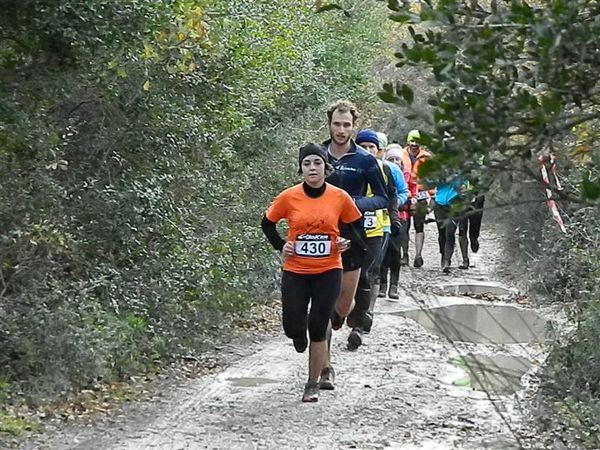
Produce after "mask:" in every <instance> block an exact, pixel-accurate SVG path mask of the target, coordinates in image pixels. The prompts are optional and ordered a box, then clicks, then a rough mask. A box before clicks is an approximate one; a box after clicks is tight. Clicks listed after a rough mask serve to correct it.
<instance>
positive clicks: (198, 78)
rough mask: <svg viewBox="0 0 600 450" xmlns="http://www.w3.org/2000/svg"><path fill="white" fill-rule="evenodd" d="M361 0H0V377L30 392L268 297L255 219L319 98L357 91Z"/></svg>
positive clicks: (138, 357)
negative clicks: (352, 5)
mask: <svg viewBox="0 0 600 450" xmlns="http://www.w3.org/2000/svg"><path fill="white" fill-rule="evenodd" d="M365 8H366V9H365V14H361V15H357V14H351V16H350V17H348V16H347V15H344V14H336V13H335V11H331V12H328V13H326V14H315V12H314V2H312V1H301V2H293V3H290V2H287V1H283V0H276V1H266V0H260V1H253V2H248V1H241V0H235V1H223V0H173V1H168V2H153V1H145V0H142V1H140V0H135V1H134V0H131V1H123V2H109V1H102V0H67V1H64V2H61V4H60V5H59V6H57V5H56V3H55V2H50V1H48V0H34V1H29V2H11V3H10V4H8V5H5V7H4V8H3V13H2V15H1V16H0V36H1V37H0V69H1V70H0V96H1V98H2V101H0V177H1V178H2V180H3V181H2V184H1V185H0V204H1V205H2V211H3V213H2V214H1V215H0V233H1V234H0V275H1V276H0V299H1V300H2V301H1V302H0V377H2V378H3V379H6V380H7V382H10V383H11V386H13V385H14V386H19V390H20V391H22V392H25V393H26V394H27V395H28V396H30V397H31V398H33V399H38V400H39V399H44V398H49V397H52V396H53V395H56V394H59V393H61V392H66V391H69V390H71V389H77V388H78V387H81V386H85V385H87V384H89V383H93V382H95V380H97V379H104V380H110V379H114V378H119V377H123V376H126V375H128V374H131V373H134V372H139V371H147V370H154V369H155V367H156V366H157V365H160V364H162V363H164V362H165V361H167V360H170V359H173V358H177V357H178V356H180V355H182V354H187V353H189V352H190V351H192V352H193V351H199V350H202V348H203V347H204V346H205V345H206V341H207V340H208V338H209V335H210V333H212V332H216V331H218V330H219V329H220V328H222V327H223V326H224V324H227V323H228V322H227V321H228V320H231V318H232V317H235V316H236V315H240V314H243V313H244V312H245V311H246V310H247V309H248V307H249V305H252V304H255V303H257V302H264V301H267V299H268V298H269V297H270V295H271V292H272V291H273V288H274V286H275V280H276V277H277V273H278V271H277V268H278V265H279V261H278V259H277V255H276V254H274V252H273V251H272V250H271V249H270V248H269V246H268V244H266V242H265V239H264V238H263V236H262V234H261V232H260V227H259V223H260V218H261V216H262V214H263V211H264V210H265V209H266V207H267V205H268V203H269V201H270V200H271V198H272V197H273V195H274V194H275V193H277V192H278V191H280V190H281V189H282V188H283V187H286V186H289V185H290V184H291V183H292V182H293V181H294V178H293V177H294V173H295V170H296V167H295V163H294V161H295V152H296V148H298V146H299V145H300V144H301V143H302V142H303V141H306V140H309V139H312V140H316V139H319V138H321V137H322V136H320V135H319V133H312V132H307V131H304V130H311V129H315V130H316V129H318V128H319V127H322V125H323V123H324V113H323V111H324V109H325V105H326V104H327V103H328V102H329V101H331V100H333V99H336V98H338V97H342V96H343V97H350V98H353V99H355V100H359V101H360V100H361V99H364V98H367V97H368V96H369V95H370V93H369V92H368V88H369V70H370V67H369V64H366V63H365V61H369V60H370V58H371V57H372V56H373V55H374V54H375V52H376V51H377V47H376V46H377V43H378V42H379V41H380V39H381V32H380V30H379V28H380V24H381V21H382V19H383V18H384V15H383V13H384V12H383V10H382V8H381V7H378V6H377V5H376V4H370V5H367V6H366V7H365ZM340 55H343V57H341V56H340ZM290 161H291V162H292V163H291V164H290Z"/></svg>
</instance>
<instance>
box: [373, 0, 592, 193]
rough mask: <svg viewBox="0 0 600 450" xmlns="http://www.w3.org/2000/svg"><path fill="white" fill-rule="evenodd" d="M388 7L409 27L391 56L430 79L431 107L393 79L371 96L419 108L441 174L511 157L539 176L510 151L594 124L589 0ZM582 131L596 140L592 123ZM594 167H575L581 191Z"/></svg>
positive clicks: (537, 148)
mask: <svg viewBox="0 0 600 450" xmlns="http://www.w3.org/2000/svg"><path fill="white" fill-rule="evenodd" d="M388 7H389V8H390V9H391V10H392V11H393V13H392V14H391V15H390V18H391V19H392V20H394V21H396V22H399V23H401V24H404V25H403V26H405V27H406V28H407V29H408V31H409V34H410V36H411V41H410V42H404V43H402V44H401V46H400V48H399V49H398V51H397V52H396V53H395V55H396V58H397V60H398V62H397V65H398V66H399V67H411V66H419V67H425V68H427V69H428V70H429V71H430V73H431V74H432V75H433V77H434V79H435V81H436V85H435V86H434V88H433V90H432V92H431V95H430V98H429V99H428V103H429V105H431V107H432V108H433V110H432V112H431V113H429V112H428V111H426V112H424V111H419V110H415V109H412V108H411V105H412V103H413V100H414V98H413V94H412V92H411V90H410V88H408V87H405V86H403V85H401V84H398V86H396V87H395V89H394V87H393V86H392V85H391V84H389V85H385V86H384V89H383V91H382V92H381V93H380V97H381V98H382V99H383V100H384V101H386V102H390V103H396V104H399V105H401V106H404V107H405V108H407V109H408V111H409V114H408V116H407V118H408V119H410V120H412V119H413V118H414V117H417V116H418V117H420V118H421V120H422V121H423V123H424V124H425V125H424V126H425V127H426V128H427V129H428V130H429V131H430V132H431V136H432V140H431V142H430V144H429V147H430V149H431V150H432V151H433V152H434V153H435V154H437V155H438V157H439V158H440V159H441V166H442V167H443V169H442V173H443V174H445V175H447V174H449V173H452V172H453V171H455V170H457V169H460V170H461V171H463V173H464V174H465V175H466V176H467V177H468V178H477V177H479V175H480V174H481V173H482V172H483V173H484V174H488V175H489V176H488V177H484V178H487V179H490V180H491V179H493V178H494V177H495V176H496V175H497V173H498V171H501V170H513V169H514V168H515V167H516V166H518V168H519V170H522V171H523V172H524V175H525V176H528V177H530V178H532V179H539V176H538V175H537V173H536V171H535V169H533V168H532V167H530V166H528V165H525V166H524V167H522V166H521V164H520V163H516V161H517V160H524V161H529V160H530V159H531V157H532V156H535V155H537V154H539V153H540V152H543V151H547V150H548V149H549V148H560V147H562V144H568V143H569V142H570V141H571V140H572V139H573V132H574V131H576V128H575V129H574V127H578V126H581V125H586V124H590V125H591V126H592V127H594V124H595V123H596V122H597V121H598V119H599V118H600V116H599V113H598V104H599V101H600V99H599V97H598V93H597V89H596V85H597V82H596V80H597V73H598V69H599V67H600V56H599V55H598V52H597V42H596V41H595V40H594V39H592V38H590V36H596V35H598V33H600V22H598V20H596V18H597V17H598V13H599V12H600V10H599V9H598V5H597V3H596V2H586V1H570V2H564V1H562V0H556V1H548V2H540V3H535V4H528V3H527V2H524V1H511V2H491V3H489V2H472V1H453V2H430V1H415V2H395V1H393V2H388ZM588 137H589V138H590V140H591V141H592V142H593V143H594V144H596V143H597V139H598V134H597V133H593V134H590V135H589V136H588ZM598 148H599V147H598V146H597V145H590V146H588V147H587V150H586V154H587V156H588V158H589V159H590V160H594V161H597V160H598V158H599V157H600V153H599V151H598ZM482 157H485V158H486V161H485V164H483V165H481V164H480V163H479V162H480V161H481V158H482ZM575 165H577V167H578V168H581V166H580V165H579V164H575ZM596 167H597V166H596ZM593 172H594V173H593V175H592V176H588V175H587V174H584V173H580V174H578V175H577V177H574V178H575V179H574V180H573V181H574V182H573V187H574V188H576V189H577V190H578V191H579V192H580V193H581V195H582V197H583V198H584V199H589V200H596V199H597V198H598V197H599V195H600V194H599V192H600V184H599V181H598V176H597V175H598V174H597V171H596V169H594V170H593Z"/></svg>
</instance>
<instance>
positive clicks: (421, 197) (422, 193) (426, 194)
mask: <svg viewBox="0 0 600 450" xmlns="http://www.w3.org/2000/svg"><path fill="white" fill-rule="evenodd" d="M428 198H429V192H427V191H420V192H419V193H417V200H427V199H428Z"/></svg>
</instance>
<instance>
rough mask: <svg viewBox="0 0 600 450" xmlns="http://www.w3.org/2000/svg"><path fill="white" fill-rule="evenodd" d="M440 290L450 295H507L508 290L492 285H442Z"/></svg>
mask: <svg viewBox="0 0 600 450" xmlns="http://www.w3.org/2000/svg"><path fill="white" fill-rule="evenodd" d="M441 288H442V290H443V291H444V292H446V293H448V294H451V295H478V294H491V295H509V294H510V293H511V291H510V290H508V289H506V288H503V287H502V286H497V285H494V284H485V283H472V284H456V283H453V284H444V285H442V286H441Z"/></svg>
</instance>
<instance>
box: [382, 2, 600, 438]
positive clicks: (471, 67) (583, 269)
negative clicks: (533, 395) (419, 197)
mask: <svg viewBox="0 0 600 450" xmlns="http://www.w3.org/2000/svg"><path fill="white" fill-rule="evenodd" d="M387 4H388V9H389V10H390V11H391V13H390V15H389V17H390V19H391V21H393V22H395V23H396V24H398V25H397V26H398V30H399V34H400V33H402V32H404V31H405V32H406V34H405V36H407V39H404V40H403V41H402V42H400V44H399V48H398V49H397V51H396V53H395V56H396V59H397V66H398V67H401V68H402V69H403V70H407V71H409V70H411V69H413V68H419V69H422V70H426V71H427V73H428V74H430V75H431V77H432V83H431V86H430V92H428V93H424V92H423V89H421V90H420V91H419V90H417V89H416V88H412V85H413V84H414V83H406V84H409V85H411V88H408V89H406V88H404V87H403V83H402V82H400V81H398V82H397V83H387V84H386V85H384V86H383V89H382V91H381V92H380V94H379V96H380V98H381V99H383V100H384V101H386V102H389V103H393V104H396V105H399V106H400V107H402V108H403V109H404V110H405V111H406V119H407V120H409V121H415V120H418V121H420V122H421V123H422V125H421V127H422V128H424V129H426V130H427V132H428V134H429V136H430V138H431V139H430V141H429V143H428V144H427V145H428V147H429V149H430V150H432V152H433V153H434V154H435V157H434V160H433V161H432V162H430V163H429V164H427V165H424V166H423V170H422V173H421V174H420V175H421V176H422V177H424V178H426V179H428V180H429V181H430V182H433V183H435V182H436V180H439V179H440V178H446V177H448V176H450V175H452V174H455V173H457V172H460V173H462V175H463V176H464V177H465V178H467V179H469V180H471V181H472V182H475V184H476V185H477V187H478V189H480V190H487V191H488V198H489V199H490V200H492V201H493V202H494V203H495V204H496V205H498V204H500V205H507V206H510V208H506V209H505V211H503V212H502V215H500V213H494V212H493V211H491V212H490V213H487V217H490V216H491V217H494V218H495V219H496V221H497V222H503V223H504V224H505V226H506V228H507V236H509V237H508V238H507V239H506V241H507V246H508V250H509V253H511V255H512V259H514V260H516V261H515V262H514V264H515V265H516V266H517V267H519V268H521V269H522V272H523V273H525V274H526V275H525V276H524V278H526V281H527V282H528V283H530V285H531V286H532V287H534V288H535V289H537V290H538V291H540V292H543V293H544V295H545V296H546V297H547V298H548V300H550V301H557V302H558V301H560V302H561V303H563V304H564V305H565V306H566V308H567V309H568V310H569V312H570V317H571V318H572V319H573V320H574V321H575V323H576V324H577V330H576V332H575V333H573V335H572V336H569V338H568V339H566V340H560V341H558V342H557V343H556V348H555V350H554V352H553V355H552V358H551V365H550V370H551V373H552V375H553V377H554V380H555V381H556V385H557V392H558V394H557V397H558V398H557V399H556V400H557V401H558V400H561V399H562V400H563V402H562V403H561V404H562V406H565V407H566V408H567V410H569V411H570V412H572V413H573V414H570V416H569V417H570V420H572V423H573V424H574V425H575V426H576V427H577V429H578V430H579V432H580V433H581V435H582V437H583V438H584V441H585V442H586V444H587V445H588V447H589V448H597V447H598V442H599V441H598V439H599V437H598V436H599V434H598V420H597V417H598V412H599V410H598V402H599V400H600V392H599V390H598V386H599V384H598V383H599V380H600V378H599V376H598V374H600V366H599V361H600V355H599V354H598V349H597V345H596V343H597V336H598V333H599V332H600V320H599V314H598V311H599V303H598V301H599V299H600V291H599V290H598V287H597V284H598V278H599V276H600V269H599V265H598V261H600V254H599V253H598V248H600V236H599V235H598V231H597V230H598V229H599V226H600V222H599V218H600V212H599V209H598V199H599V198H600V176H599V175H600V173H599V169H598V168H599V167H600V145H599V144H600V112H599V111H600V109H599V105H600V97H599V95H598V87H597V86H598V82H597V80H598V71H599V70H600V52H598V41H597V39H596V38H594V36H598V35H599V34H600V21H599V20H598V17H599V16H600V4H598V2H589V1H585V0H573V1H568V2H567V1H564V0H549V1H544V2H538V1H523V0H511V1H438V2H433V1H430V0H422V1H412V2H400V1H396V0H394V1H391V0H390V1H389V2H387ZM403 81H404V80H403ZM411 91H416V92H421V93H422V94H424V95H427V96H428V98H427V104H428V105H429V106H430V109H423V108H421V107H416V106H415V99H414V96H413V95H412V92H411ZM550 150H552V151H555V152H556V154H557V155H558V167H559V176H560V177H561V181H562V184H563V185H564V188H565V189H563V190H560V191H559V190H557V189H553V191H554V195H555V198H556V199H557V200H558V204H559V206H560V207H561V209H562V213H563V217H564V219H565V222H566V226H567V233H566V234H564V235H563V234H562V233H561V232H560V231H559V230H558V229H557V227H555V226H554V224H552V223H551V222H550V221H549V213H548V208H547V206H546V205H545V198H544V188H545V186H543V185H542V184H541V176H540V171H539V167H538V164H537V161H536V158H537V156H538V155H540V154H542V153H547V152H548V151H550ZM488 204H489V203H488Z"/></svg>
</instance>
